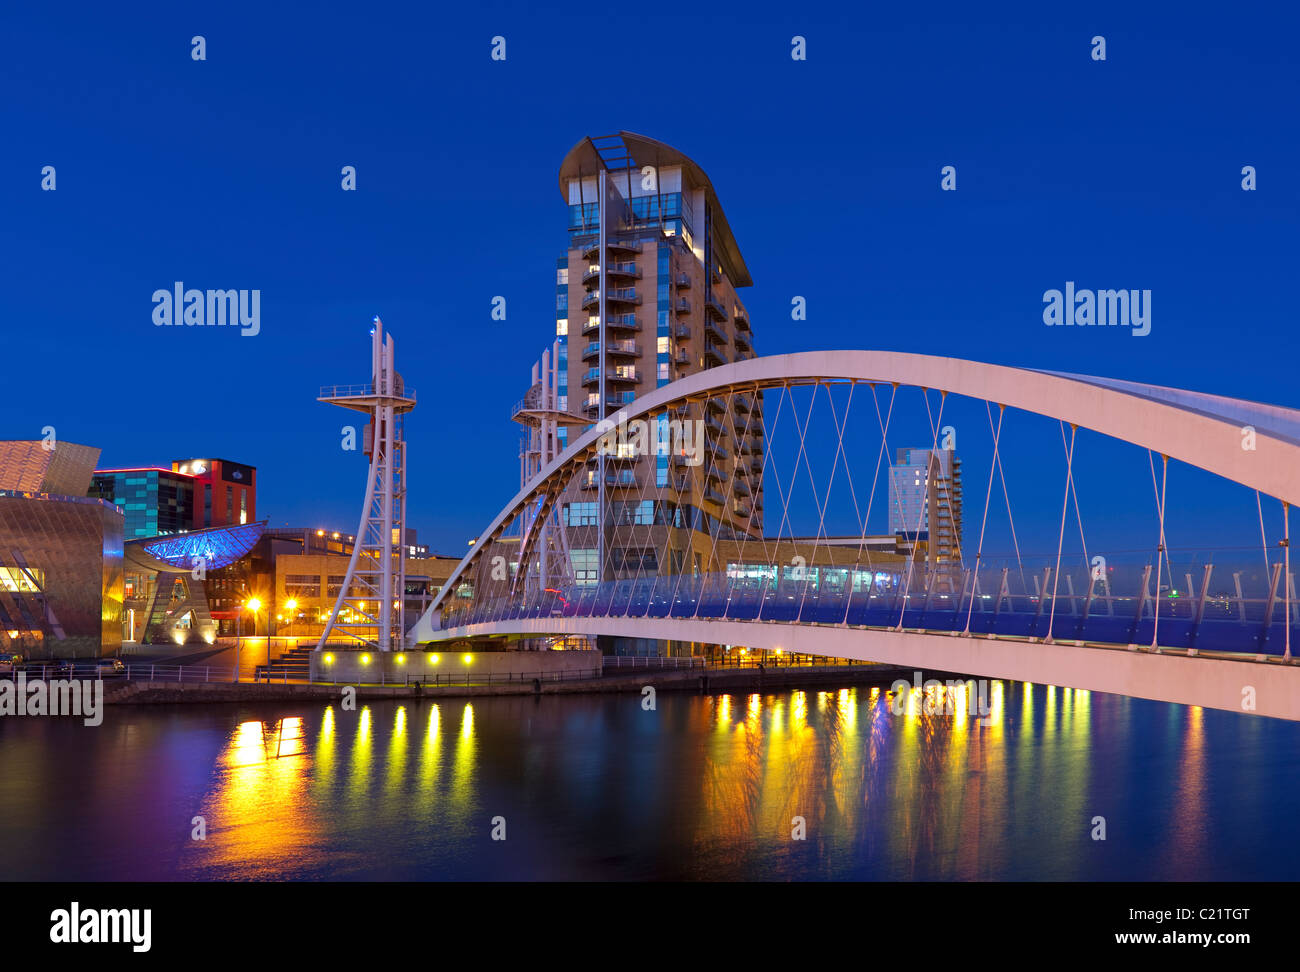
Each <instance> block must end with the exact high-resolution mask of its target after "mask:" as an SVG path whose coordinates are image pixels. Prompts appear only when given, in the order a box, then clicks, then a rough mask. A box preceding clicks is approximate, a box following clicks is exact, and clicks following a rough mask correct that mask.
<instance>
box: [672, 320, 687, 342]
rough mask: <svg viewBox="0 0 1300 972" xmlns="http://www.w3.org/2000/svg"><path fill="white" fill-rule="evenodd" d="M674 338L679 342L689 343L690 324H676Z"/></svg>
mask: <svg viewBox="0 0 1300 972" xmlns="http://www.w3.org/2000/svg"><path fill="white" fill-rule="evenodd" d="M673 337H675V338H676V339H677V340H679V341H689V340H690V338H691V326H690V325H689V324H681V323H678V324H674V325H673Z"/></svg>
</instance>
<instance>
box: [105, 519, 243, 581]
mask: <svg viewBox="0 0 1300 972" xmlns="http://www.w3.org/2000/svg"><path fill="white" fill-rule="evenodd" d="M266 524H267V521H266V520H261V521H259V522H257V523H241V524H239V525H238V526H222V527H208V528H207V529H205V530H195V531H194V532H192V533H176V534H172V535H170V536H165V537H148V538H146V539H144V540H128V541H127V543H126V544H125V551H124V553H125V555H126V558H127V559H128V560H130V561H131V562H132V563H133V564H135V565H136V566H139V567H145V568H148V569H150V570H161V571H166V572H168V573H178V572H180V571H185V570H190V569H192V568H194V567H196V566H198V565H199V564H200V563H202V564H203V567H204V569H205V570H218V569H219V568H222V567H228V566H230V565H231V564H233V563H234V562H235V561H236V560H239V559H240V558H241V557H243V556H245V555H246V554H247V553H248V552H249V551H250V550H252V549H253V547H254V545H255V544H256V543H257V541H258V540H259V539H260V538H261V536H262V531H263V530H265V529H266Z"/></svg>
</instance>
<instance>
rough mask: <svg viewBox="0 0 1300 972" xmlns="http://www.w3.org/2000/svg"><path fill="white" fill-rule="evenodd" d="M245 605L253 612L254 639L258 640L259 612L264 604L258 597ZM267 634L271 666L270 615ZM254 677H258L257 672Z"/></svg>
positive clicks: (267, 622)
mask: <svg viewBox="0 0 1300 972" xmlns="http://www.w3.org/2000/svg"><path fill="white" fill-rule="evenodd" d="M244 604H245V607H247V608H248V610H250V611H252V612H253V637H254V638H256V637H257V612H258V611H260V610H261V609H262V602H261V600H260V599H258V598H256V597H250V598H249V599H248V600H247V601H246V602H244ZM266 632H267V636H266V644H267V648H266V656H267V657H266V663H267V664H268V665H270V663H271V618H270V616H269V615H268V616H267V619H266ZM254 675H256V671H254Z"/></svg>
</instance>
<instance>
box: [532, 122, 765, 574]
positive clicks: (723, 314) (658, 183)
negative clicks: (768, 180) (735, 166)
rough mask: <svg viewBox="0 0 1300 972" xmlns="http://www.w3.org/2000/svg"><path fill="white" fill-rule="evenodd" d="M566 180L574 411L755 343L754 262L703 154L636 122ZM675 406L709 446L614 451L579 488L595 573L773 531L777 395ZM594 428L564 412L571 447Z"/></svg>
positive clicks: (572, 502) (561, 308)
mask: <svg viewBox="0 0 1300 972" xmlns="http://www.w3.org/2000/svg"><path fill="white" fill-rule="evenodd" d="M559 181H560V192H561V194H562V195H563V197H564V200H565V202H566V204H567V205H568V209H569V219H568V235H569V245H568V250H567V253H566V254H565V256H563V257H561V258H560V259H559V260H558V261H557V266H556V328H555V333H556V337H557V339H558V348H556V349H555V354H554V359H555V363H554V366H555V367H556V369H557V380H556V382H555V385H554V392H555V395H556V399H557V406H558V408H559V409H560V410H562V411H565V412H568V413H570V414H572V415H575V416H577V417H578V418H579V419H586V420H587V422H588V423H590V424H596V423H598V422H599V421H600V420H602V419H609V420H611V421H612V420H615V419H616V416H617V414H618V412H619V410H620V409H621V408H623V407H624V406H626V405H629V404H630V403H632V402H633V401H635V400H636V399H637V398H638V397H640V396H641V395H644V394H646V393H647V392H650V391H653V390H654V389H656V388H658V387H661V386H663V385H666V384H668V383H669V382H672V381H675V380H676V379H678V378H683V377H685V376H687V375H691V374H695V373H697V372H699V371H702V370H705V369H707V368H712V367H716V366H718V365H721V364H725V363H727V362H731V361H740V360H744V359H746V358H751V357H753V356H754V345H753V334H752V330H751V327H750V321H749V314H748V312H747V311H746V310H745V307H744V305H743V304H742V303H741V301H740V299H739V296H738V290H739V288H742V287H748V286H749V285H750V284H751V280H750V276H749V270H748V268H747V267H746V266H745V261H744V258H743V257H742V256H741V254H740V248H739V247H738V246H737V244H736V240H735V238H734V237H733V236H732V233H731V228H730V226H729V224H728V222H727V219H726V216H725V215H724V214H723V211H722V205H721V203H719V201H718V198H717V195H716V193H715V192H714V189H713V185H712V183H711V182H710V181H709V178H708V176H707V175H705V173H704V171H703V170H702V169H701V168H700V167H699V166H698V165H696V164H695V162H693V161H692V160H691V159H689V158H688V157H686V156H685V155H683V154H682V153H681V152H679V151H678V150H676V149H674V148H671V147H670V146H668V145H665V144H663V143H662V142H658V141H655V140H654V139H650V138H646V137H644V136H641V135H634V134H632V133H630V132H620V133H618V134H617V135H608V136H600V137H592V138H584V139H583V140H582V141H580V142H579V143H578V144H577V145H575V146H574V147H573V149H572V150H570V152H569V153H568V155H567V156H565V159H564V162H563V164H562V165H561V167H560V180H559ZM571 339H572V343H571ZM674 420H676V421H685V422H689V423H692V428H694V427H695V425H696V424H697V425H698V427H699V429H700V430H701V433H702V436H701V437H702V443H703V454H702V455H700V456H685V455H681V454H680V450H679V454H677V455H648V456H647V455H640V456H632V455H628V456H624V455H617V456H603V457H600V458H598V459H595V460H593V461H592V463H591V466H590V468H589V469H588V470H587V472H586V475H585V476H584V477H581V478H580V480H579V481H578V482H576V483H575V484H574V485H573V488H572V489H571V490H570V494H569V495H567V496H565V497H564V498H563V505H562V508H561V516H562V518H563V523H564V525H565V528H566V533H567V534H568V546H569V550H568V556H569V557H570V558H571V560H572V570H573V573H574V575H575V576H576V577H577V578H578V579H579V581H580V582H582V581H586V582H592V583H594V582H597V581H599V580H612V579H616V578H619V577H624V576H628V577H631V576H634V575H638V574H639V575H641V576H646V575H651V574H654V573H655V572H656V571H659V572H663V573H679V572H681V573H693V572H702V571H710V570H719V569H722V568H720V566H719V564H718V563H715V562H711V561H716V559H717V558H716V556H715V555H714V554H713V551H714V549H715V548H716V545H715V544H713V543H712V538H713V537H715V536H719V535H720V536H723V537H737V536H755V537H756V536H760V535H761V534H762V508H763V500H762V484H761V482H760V478H761V477H760V472H761V469H762V451H763V439H762V435H761V430H762V425H763V422H762V401H761V395H760V396H753V395H738V396H736V397H735V399H734V400H733V401H732V402H731V407H730V408H728V402H727V399H726V398H718V399H712V400H710V401H708V402H701V403H698V404H692V405H690V406H689V407H688V408H687V409H686V410H685V411H683V412H681V413H680V414H676V415H674ZM665 421H666V420H665ZM588 427H590V426H589V425H588ZM581 431H582V428H581V427H579V428H577V429H570V428H565V427H564V425H563V424H562V423H559V424H557V428H556V429H555V434H556V436H557V437H558V439H559V441H560V443H561V447H563V446H564V445H565V444H567V442H568V441H569V439H570V436H571V435H575V434H580V433H581ZM601 509H603V510H605V515H604V517H601V516H600V515H599V512H598V511H599V510H601ZM661 559H666V561H667V562H665V563H662V564H661V563H660V560H661Z"/></svg>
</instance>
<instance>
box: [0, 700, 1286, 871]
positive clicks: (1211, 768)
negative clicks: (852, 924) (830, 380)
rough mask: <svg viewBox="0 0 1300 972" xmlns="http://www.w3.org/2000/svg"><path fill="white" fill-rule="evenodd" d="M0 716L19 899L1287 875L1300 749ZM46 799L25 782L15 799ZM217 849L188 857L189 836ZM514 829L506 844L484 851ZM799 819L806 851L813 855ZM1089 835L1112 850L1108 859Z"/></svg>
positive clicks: (1229, 736) (548, 720) (663, 710)
mask: <svg viewBox="0 0 1300 972" xmlns="http://www.w3.org/2000/svg"><path fill="white" fill-rule="evenodd" d="M892 701H893V699H892V696H891V695H890V693H888V692H887V691H885V690H882V689H879V688H869V687H857V688H844V689H833V690H815V689H814V690H790V691H782V692H776V693H768V694H762V695H760V694H757V693H750V694H728V695H718V696H696V695H671V694H667V693H661V694H660V696H659V699H658V708H657V710H655V711H649V712H647V711H644V710H643V709H642V708H641V696H640V695H626V696H615V695H602V696H559V697H556V696H547V697H544V698H540V699H537V698H519V697H516V698H496V699H493V698H480V699H477V700H475V701H474V702H472V703H471V702H468V701H465V700H461V699H446V700H443V701H441V702H437V703H434V702H430V701H427V700H425V701H420V702H406V703H397V702H380V703H373V704H364V703H363V704H360V705H359V706H358V708H357V709H356V710H346V709H343V708H342V707H341V706H338V705H328V706H318V707H311V708H306V707H303V706H279V707H270V708H261V709H257V710H253V709H248V708H236V707H229V706H226V707H218V706H211V707H180V706H176V707H167V708H165V709H164V708H162V707H118V708H114V709H111V710H110V712H109V717H108V719H106V720H105V724H104V727H103V728H102V729H100V730H92V729H89V728H86V727H82V726H81V725H80V724H79V723H75V722H72V721H55V720H35V719H28V720H15V719H6V720H3V722H4V725H3V726H2V727H0V733H3V736H0V741H2V742H3V747H2V748H0V769H3V770H4V772H0V819H3V820H4V821H6V822H8V823H9V826H8V827H7V830H8V832H9V833H10V835H11V836H13V837H14V838H15V839H14V840H13V841H12V842H11V841H6V843H12V847H7V848H6V850H7V851H10V853H7V854H6V855H3V857H0V861H2V862H0V878H6V879H30V878H65V879H71V880H77V879H105V878H107V879H112V878H123V879H125V878H138V879H169V878H181V879H212V878H217V879H236V880H238V879H268V878H288V879H301V878H313V879H321V878H336V879H349V878H355V879H385V878H390V879H439V878H452V879H521V878H522V879H534V878H536V879H542V878H558V879H566V878H616V879H617V878H687V879H745V880H754V879H764V878H770V879H781V880H786V879H796V880H798V879H823V878H848V879H891V880H899V879H903V880H909V879H921V880H949V879H960V880H982V879H1013V880H1014V879H1046V880H1071V879H1137V880H1169V879H1175V880H1176V879H1191V878H1220V879H1222V878H1245V879H1253V878H1294V877H1295V873H1294V871H1293V868H1292V865H1291V861H1292V860H1294V858H1295V856H1296V855H1295V852H1296V850H1297V849H1300V839H1298V838H1295V837H1293V836H1290V835H1289V833H1288V832H1287V829H1286V828H1280V827H1278V826H1277V824H1278V822H1279V821H1282V820H1285V819H1288V816H1289V813H1290V812H1292V811H1294V810H1295V809H1296V804H1297V803H1298V802H1300V799H1298V794H1297V787H1296V784H1295V783H1293V782H1292V781H1293V780H1295V778H1296V774H1295V772H1294V770H1295V769H1296V766H1295V762H1296V759H1297V757H1296V756H1295V753H1296V749H1297V747H1296V745H1295V744H1296V742H1297V741H1298V737H1300V727H1297V726H1295V725H1293V724H1290V723H1284V722H1278V721H1274V720H1265V719H1260V718H1255V717H1246V716H1238V715H1235V714H1232V713H1225V712H1216V711H1202V710H1200V709H1197V708H1185V707H1179V706H1172V705H1165V704H1160V703H1152V702H1143V701H1138V700H1131V699H1125V698H1121V697H1116V696H1107V695H1094V694H1090V693H1088V692H1084V691H1078V690H1073V689H1062V688H1057V687H1053V686H1029V685H1022V684H1020V683H1005V684H1004V683H1000V682H994V683H992V685H991V686H990V689H989V692H988V694H987V696H986V701H987V707H986V708H984V709H983V711H984V712H986V713H987V715H986V717H984V718H981V705H980V699H979V697H978V696H977V695H976V694H975V693H974V692H973V691H970V690H967V689H960V690H957V691H956V692H955V693H954V695H953V697H952V699H951V701H952V710H953V711H952V713H951V714H946V713H944V712H943V711H942V709H941V708H940V712H939V713H938V714H935V713H934V712H933V711H932V710H933V703H934V702H935V701H942V693H940V694H939V695H938V696H936V695H935V694H934V693H933V692H932V691H930V690H924V689H919V688H918V689H912V690H909V691H907V692H905V693H904V696H903V698H901V699H900V700H899V702H900V704H901V707H902V708H903V710H904V712H903V714H901V715H896V714H895V713H894V712H893V711H892V706H891V703H892ZM25 779H26V780H30V781H31V783H32V785H31V786H25V785H22V782H21V781H22V780H25ZM196 816H201V817H203V818H204V820H205V822H206V828H207V838H206V840H203V841H195V840H191V839H190V831H191V830H192V829H193V826H194V824H193V821H192V818H194V817H196ZM498 816H500V817H503V818H504V819H505V821H506V826H507V838H508V839H507V840H505V841H494V840H492V839H491V832H492V827H493V824H492V821H493V818H495V817H498ZM796 818H802V820H803V828H804V832H805V834H806V839H803V840H794V839H792V834H793V833H794V832H795V831H796V830H797V829H798V827H799V823H798V820H797V819H796ZM1097 818H1104V819H1105V828H1106V838H1107V839H1106V840H1105V841H1097V840H1093V839H1092V836H1091V835H1092V833H1093V832H1094V830H1095V829H1096V820H1097Z"/></svg>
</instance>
